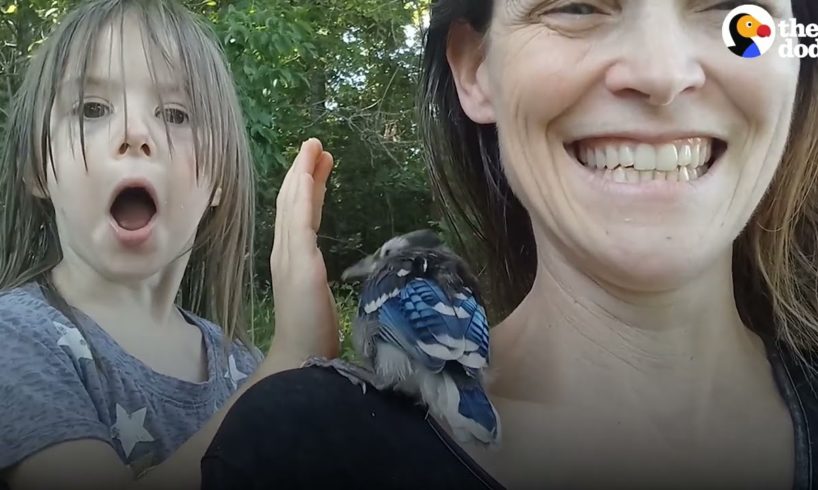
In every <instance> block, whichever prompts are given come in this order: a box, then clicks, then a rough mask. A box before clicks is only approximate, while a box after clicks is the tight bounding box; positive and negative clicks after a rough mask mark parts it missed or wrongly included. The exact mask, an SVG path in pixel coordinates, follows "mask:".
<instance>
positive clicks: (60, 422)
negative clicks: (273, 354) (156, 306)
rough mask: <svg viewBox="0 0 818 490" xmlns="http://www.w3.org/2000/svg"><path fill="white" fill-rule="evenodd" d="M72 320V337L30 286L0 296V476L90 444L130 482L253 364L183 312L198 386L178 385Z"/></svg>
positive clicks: (203, 417)
mask: <svg viewBox="0 0 818 490" xmlns="http://www.w3.org/2000/svg"><path fill="white" fill-rule="evenodd" d="M72 311H73V312H74V316H75V318H76V320H77V321H78V322H80V323H82V329H78V328H76V327H77V326H76V325H75V324H73V323H72V322H71V321H70V320H69V319H68V318H67V317H66V316H65V315H63V314H62V313H61V312H60V310H58V309H56V308H54V307H53V306H51V305H50V304H49V303H48V301H47V300H46V298H45V296H44V295H43V293H42V291H41V289H40V287H39V285H37V284H36V283H30V284H27V285H25V286H22V287H20V288H17V289H13V290H10V291H7V292H4V293H0V469H4V468H8V467H10V466H13V465H15V464H17V463H18V462H20V461H21V460H23V459H24V458H26V457H28V456H30V455H32V454H34V453H36V452H38V451H41V450H43V449H45V448H47V447H49V446H52V445H54V444H57V443H60V442H65V441H70V440H77V439H98V440H101V441H104V442H107V443H108V444H110V445H111V447H113V448H114V449H115V450H116V452H117V454H119V457H120V458H121V459H122V461H123V462H124V463H125V464H126V465H128V466H129V467H130V468H131V470H132V471H133V473H134V475H139V474H140V473H142V472H143V471H144V470H146V469H148V468H150V467H152V466H155V465H157V464H159V463H161V462H162V461H163V460H165V459H166V458H167V457H168V456H169V455H171V454H172V453H173V452H174V451H175V450H176V449H177V448H178V447H179V446H181V445H182V444H183V443H184V442H185V441H186V440H187V439H189V438H190V437H191V436H192V435H193V434H195V433H196V432H198V431H199V429H201V428H202V427H203V426H204V424H205V423H206V422H207V421H208V420H209V419H210V418H211V416H213V414H214V413H215V412H216V411H217V410H218V409H219V408H220V407H221V406H222V405H223V404H224V403H225V401H226V400H227V398H229V397H230V395H231V394H232V393H233V392H234V391H235V390H236V388H237V387H238V386H239V385H241V384H242V382H243V381H244V380H245V379H246V378H247V377H248V376H249V375H250V374H251V373H252V372H253V371H254V370H255V368H256V366H257V365H258V362H259V361H260V359H261V356H260V353H259V351H258V349H255V348H251V349H247V348H245V347H244V346H243V345H241V344H240V343H239V342H234V343H232V344H231V345H230V346H229V349H225V344H224V341H223V336H222V331H221V329H220V328H218V327H217V326H215V325H214V324H212V323H210V322H208V321H206V320H204V319H202V318H199V317H196V316H194V315H192V314H190V313H188V312H183V314H184V315H185V317H186V318H187V320H188V322H190V323H192V324H194V325H196V326H197V327H199V329H200V330H201V332H202V337H203V338H204V342H205V345H206V349H207V366H208V380H207V381H206V382H203V383H191V382H187V381H182V380H179V379H176V378H172V377H170V376H166V375H163V374H161V373H157V372H156V371H153V370H152V369H150V368H149V367H148V366H147V365H145V364H144V363H142V362H141V361H139V360H138V359H136V358H135V357H133V356H131V355H130V354H128V353H127V352H125V350H124V349H123V348H122V347H121V346H120V345H119V344H117V343H116V342H115V341H114V340H113V338H111V337H110V336H109V335H108V334H107V333H106V332H105V331H104V330H103V329H102V328H100V326H99V325H97V324H96V323H95V322H94V321H93V320H91V319H90V318H89V317H88V316H86V315H84V314H82V312H80V311H79V310H76V309H73V310H72ZM81 330H82V332H84V335H83V333H81ZM89 342H90V345H91V347H92V348H93V352H94V354H93V355H92V349H89ZM93 356H96V359H94V358H93Z"/></svg>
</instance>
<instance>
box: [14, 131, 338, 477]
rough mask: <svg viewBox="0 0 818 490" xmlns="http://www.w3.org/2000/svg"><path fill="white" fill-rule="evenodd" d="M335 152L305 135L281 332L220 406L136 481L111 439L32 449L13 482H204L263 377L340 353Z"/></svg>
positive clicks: (289, 193) (287, 222)
mask: <svg viewBox="0 0 818 490" xmlns="http://www.w3.org/2000/svg"><path fill="white" fill-rule="evenodd" d="M332 163H333V162H332V156H331V155H330V154H329V153H327V152H325V151H323V148H322V146H321V143H320V142H319V141H318V140H315V139H312V140H309V141H307V142H306V143H304V145H302V147H301V151H300V153H299V155H298V157H297V158H296V160H295V162H294V163H293V166H292V167H291V168H290V170H289V171H288V172H287V175H286V177H285V179H284V182H283V184H282V186H281V189H280V190H279V194H278V198H277V201H276V223H275V241H274V244H273V251H272V254H271V256H270V267H271V271H272V277H273V289H274V301H275V305H276V333H275V337H274V339H273V342H272V345H271V347H270V350H269V351H268V353H267V356H266V358H265V359H264V361H263V362H262V363H261V364H260V366H259V368H258V369H257V370H256V372H255V373H254V374H253V375H252V376H251V377H250V378H249V379H248V380H247V382H245V383H244V384H243V385H242V386H241V387H240V388H239V389H238V390H237V392H236V393H234V394H233V396H232V397H231V398H230V399H229V400H228V401H227V403H226V404H225V405H224V406H223V407H221V409H220V410H219V411H218V412H217V413H216V414H215V415H214V416H213V417H212V418H211V419H210V421H209V422H208V423H207V424H205V426H204V427H203V428H202V429H201V430H199V432H197V433H196V434H194V435H193V436H192V437H191V438H190V439H189V440H188V441H187V442H186V443H185V444H183V445H182V446H181V447H180V448H179V449H178V450H177V451H176V452H175V453H174V454H172V455H171V456H170V457H169V458H168V459H167V460H165V461H164V462H163V463H162V464H160V465H157V466H155V467H154V468H153V469H151V470H150V471H148V472H147V473H146V474H144V475H143V476H142V477H141V478H139V479H138V480H136V481H134V479H133V476H132V473H131V471H130V470H129V469H128V468H127V467H126V466H125V465H124V464H123V463H122V461H121V460H120V459H119V456H117V454H116V452H115V451H114V449H113V448H112V447H111V446H110V445H108V444H106V443H105V442H102V441H99V440H95V439H83V440H75V441H70V442H64V443H60V444H57V445H54V446H51V447H49V448H47V449H44V450H42V451H40V452H37V453H35V454H33V455H32V456H29V457H28V458H26V459H25V460H23V461H22V462H21V463H19V464H17V465H16V466H15V467H13V468H12V469H11V470H10V471H7V472H6V474H5V475H3V476H4V477H5V479H6V481H7V482H8V484H9V488H10V489H11V490H27V489H41V488H60V489H69V488H77V489H84V490H95V489H112V488H116V489H133V490H139V489H150V490H156V489H165V488H167V489H173V490H177V489H180V490H181V489H191V490H193V489H198V488H200V486H201V476H200V461H201V459H202V456H203V455H204V453H205V451H206V450H207V448H208V446H209V445H210V443H211V441H212V440H213V437H214V435H215V434H216V432H217V430H218V429H219V427H220V425H221V423H222V421H223V420H224V417H225V415H226V413H227V412H228V411H229V410H230V408H231V407H232V406H233V404H234V403H235V401H236V400H237V399H238V398H239V397H241V395H242V394H243V393H244V392H245V391H246V390H247V389H248V388H250V387H251V386H252V385H253V384H255V383H257V382H258V381H260V380H262V379H264V378H266V377H268V376H270V375H272V374H274V373H277V372H280V371H285V370H288V369H294V368H298V367H299V366H300V365H301V363H303V361H305V360H306V359H307V358H308V357H310V356H313V355H321V356H328V357H335V356H337V354H338V351H339V340H338V319H337V314H336V311H335V304H334V302H333V300H332V294H331V292H330V290H329V288H328V286H327V272H326V268H325V266H324V261H323V257H322V255H321V252H320V250H318V246H317V231H318V227H319V226H320V223H321V209H322V206H323V200H324V192H325V189H326V183H327V179H328V178H329V174H330V171H331V169H332Z"/></svg>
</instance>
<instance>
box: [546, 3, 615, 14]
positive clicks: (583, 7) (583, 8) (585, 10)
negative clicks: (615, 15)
mask: <svg viewBox="0 0 818 490" xmlns="http://www.w3.org/2000/svg"><path fill="white" fill-rule="evenodd" d="M546 13H547V14H569V15H593V14H601V13H602V11H601V10H599V9H598V8H596V7H594V6H593V5H590V4H587V3H581V2H575V3H570V4H568V5H564V6H562V7H557V8H555V9H553V10H549V11H548V12H546Z"/></svg>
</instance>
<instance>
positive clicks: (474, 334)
mask: <svg viewBox="0 0 818 490" xmlns="http://www.w3.org/2000/svg"><path fill="white" fill-rule="evenodd" d="M456 299H457V300H459V303H458V304H457V306H459V307H460V308H462V309H463V311H465V312H466V313H467V314H468V319H467V322H468V323H467V325H466V331H465V346H464V352H463V356H462V357H461V358H460V359H459V361H460V363H461V364H463V366H464V367H465V369H466V372H467V373H468V374H469V375H471V376H476V375H477V373H478V370H480V369H482V368H484V367H486V365H488V362H489V322H488V318H487V317H486V310H485V309H484V308H483V306H482V305H480V304H479V303H478V302H477V299H476V298H475V297H474V295H473V294H471V292H470V291H469V290H468V289H467V290H465V291H463V292H461V293H458V294H457V295H456Z"/></svg>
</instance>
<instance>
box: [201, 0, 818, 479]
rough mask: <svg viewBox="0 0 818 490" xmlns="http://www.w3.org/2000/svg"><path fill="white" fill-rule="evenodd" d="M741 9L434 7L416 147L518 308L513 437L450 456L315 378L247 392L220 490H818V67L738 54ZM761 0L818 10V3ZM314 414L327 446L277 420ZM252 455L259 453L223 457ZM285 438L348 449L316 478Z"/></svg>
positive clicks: (506, 393)
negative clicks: (496, 446) (815, 387)
mask: <svg viewBox="0 0 818 490" xmlns="http://www.w3.org/2000/svg"><path fill="white" fill-rule="evenodd" d="M744 3H746V2H743V1H739V2H732V1H731V2H723V1H715V0H692V1H691V0H666V1H661V2H660V1H656V0H615V1H610V0H604V1H603V0H598V1H597V0H587V1H584V2H576V1H568V0H546V1H543V0H494V1H490V0H470V1H462V0H437V1H434V2H433V5H432V14H431V26H430V29H429V32H428V36H427V39H426V44H425V54H424V71H423V80H422V89H423V98H422V100H421V103H420V104H419V105H420V106H421V107H422V123H423V126H424V128H425V132H424V141H425V143H426V146H427V150H428V155H429V165H430V168H431V171H432V177H433V183H434V187H435V191H436V192H437V193H438V194H439V195H440V197H442V200H443V202H444V203H445V209H446V210H447V211H448V212H449V215H450V217H451V218H452V221H453V222H454V223H455V224H456V225H458V227H459V228H458V229H459V230H460V231H461V232H463V233H466V234H468V235H471V236H472V237H474V238H475V239H476V240H477V243H478V244H479V245H480V246H481V252H482V254H480V255H478V256H477V259H475V262H477V261H485V266H486V267H487V268H488V271H489V274H488V277H487V283H490V285H491V289H492V291H493V292H495V293H497V294H495V296H496V298H495V299H496V300H499V301H498V302H497V303H495V305H496V306H498V307H499V310H500V311H503V312H509V311H510V313H509V314H508V315H507V316H506V317H505V318H504V319H503V321H502V322H500V323H499V324H498V325H497V326H496V327H495V328H494V329H493V330H492V332H491V356H492V370H493V371H494V375H495V376H494V378H493V380H492V383H491V384H490V386H489V395H490V398H491V401H492V403H493V404H495V406H496V408H497V410H498V413H499V416H500V419H501V420H502V423H503V435H502V442H501V445H502V446H501V448H500V450H498V451H488V450H485V449H483V448H481V447H471V446H463V447H459V446H457V445H456V444H454V443H453V442H452V439H451V438H449V437H448V435H447V434H446V432H445V430H446V427H445V426H443V429H444V430H443V431H441V430H439V421H432V422H430V423H428V424H426V423H424V422H423V421H422V420H421V421H419V420H420V419H422V416H423V413H422V411H416V412H413V411H411V410H410V409H409V408H406V409H405V410H403V411H401V410H398V409H397V408H395V406H394V404H395V403H397V402H395V401H394V400H393V398H391V397H389V396H386V395H375V394H371V393H370V392H367V394H366V395H362V394H360V391H359V390H358V389H357V388H354V387H351V386H350V387H349V388H348V389H342V388H339V387H338V386H336V384H337V383H342V381H336V380H335V378H336V377H335V376H333V375H332V374H330V373H326V374H323V375H322V374H320V373H318V372H317V371H316V370H314V369H308V370H302V371H300V372H299V371H296V372H291V373H287V374H283V375H279V376H274V377H271V378H269V379H268V380H267V381H265V382H262V383H261V384H260V385H257V386H256V387H254V390H256V391H253V390H251V391H250V392H248V393H247V395H246V396H245V397H244V399H243V400H240V401H239V402H238V403H237V405H236V406H235V407H234V414H229V415H228V417H227V418H226V421H225V425H224V426H223V432H222V434H220V435H219V436H217V438H216V440H215V441H214V445H213V446H211V450H210V452H209V453H208V456H207V457H206V459H205V465H204V466H203V468H204V469H205V475H206V476H210V478H205V484H206V488H221V487H220V485H219V484H218V482H221V481H227V480H226V477H228V476H230V475H232V476H237V475H240V477H241V478H244V479H245V480H242V481H246V482H248V483H250V482H253V481H257V482H258V481H263V482H275V483H282V482H287V483H288V484H292V483H293V482H298V483H295V485H294V486H293V485H289V488H298V487H299V485H301V486H300V487H301V488H309V487H310V486H312V484H314V483H316V482H318V481H319V480H322V479H323V478H329V477H330V476H333V477H335V478H344V479H345V480H344V482H345V483H350V484H351V485H352V486H359V487H368V488H375V487H377V488H396V487H400V488H419V487H426V486H427V485H431V486H435V484H437V486H438V487H447V486H448V487H452V488H454V487H457V488H474V487H481V486H482V487H484V486H491V487H500V486H506V487H509V488H562V489H566V488H586V489H587V488H648V489H649V488H754V489H755V488H759V489H761V488H764V489H768V488H793V487H795V488H800V489H807V488H818V479H817V478H816V477H815V476H813V474H814V471H813V467H814V465H815V464H818V459H816V456H815V455H814V454H813V452H812V451H811V450H810V449H809V448H810V447H812V446H813V445H814V444H815V443H816V442H818V439H816V438H815V435H814V434H815V430H814V427H815V424H817V423H818V408H816V407H818V399H816V395H815V393H814V392H813V391H812V390H811V386H812V383H813V380H814V374H813V373H814V372H815V369H814V368H815V366H814V365H811V364H810V363H809V362H808V360H809V359H811V358H812V356H813V354H814V353H815V351H816V350H818V349H817V348H818V289H816V277H818V250H816V244H818V221H816V220H817V219H818V218H816V216H818V215H817V214H816V211H818V165H817V164H818V160H817V158H816V157H818V150H817V149H818V107H817V106H816V104H818V97H816V95H818V82H816V77H815V76H816V64H815V61H814V60H810V59H804V60H797V59H792V58H785V57H781V56H778V55H777V51H778V50H777V49H775V46H774V49H771V50H770V51H769V52H767V53H766V54H764V55H762V56H758V57H756V58H753V59H745V58H742V57H739V56H736V55H735V54H734V53H732V52H731V51H730V49H728V47H727V46H726V45H725V43H724V41H723V38H722V26H723V24H724V22H725V19H726V18H727V16H728V14H729V13H730V12H731V11H732V10H733V9H734V8H736V7H738V6H739V5H741V4H744ZM753 3H756V4H757V5H759V6H761V7H763V8H764V9H765V10H766V11H767V12H769V13H770V14H771V15H772V17H773V18H774V19H776V21H778V20H784V19H788V18H791V17H795V18H796V19H797V20H798V21H799V22H802V23H810V22H816V21H818V6H816V4H815V2H812V1H811V0H793V1H792V2H790V1H789V0H771V1H766V2H753ZM775 42H776V43H781V42H784V41H783V40H781V39H777V40H776V41H775ZM474 265H477V264H474ZM307 380H310V383H313V384H317V385H318V388H315V389H314V391H309V390H308V389H307V388H303V389H301V388H299V394H300V395H299V399H298V401H293V402H292V405H287V404H277V405H276V406H273V407H269V406H268V407H267V408H266V409H264V410H265V412H264V419H265V420H268V421H275V422H274V423H265V422H263V421H260V420H258V419H252V418H249V417H248V414H250V413H253V412H254V410H257V409H259V410H260V409H261V408H260V405H261V403H262V400H265V399H271V398H275V395H276V393H277V391H278V390H282V391H283V390H284V389H285V387H286V386H288V384H289V386H307V385H308V383H307ZM299 381H300V384H299ZM311 403H315V406H320V407H326V406H332V407H337V408H336V409H335V410H334V411H333V413H332V414H327V413H325V412H321V411H320V410H316V409H309V408H305V407H308V406H310V404H311ZM354 410H361V411H362V412H365V413H366V414H370V413H371V414H377V416H375V417H369V418H368V419H367V418H366V417H364V416H362V415H361V414H360V413H357V412H355V413H348V412H350V411H354ZM310 417H312V418H310ZM384 420H386V421H388V422H383V421H384ZM300 421H304V422H306V421H309V422H308V423H309V424H310V426H311V427H315V428H316V429H315V430H316V432H313V431H311V430H310V431H307V432H306V433H301V434H299V435H298V437H297V438H296V437H295V436H294V435H292V436H291V435H290V434H289V432H288V431H286V430H284V429H281V428H280V427H279V426H280V425H285V426H286V425H287V424H288V423H298V422H300ZM387 423H388V424H391V425H387ZM441 425H442V424H441ZM318 430H324V431H326V432H328V433H329V434H330V435H327V434H325V433H319V432H317V431H318ZM417 431H422V433H423V434H425V435H418V434H417ZM361 434H367V435H365V436H362V435H361ZM305 440H306V441H307V442H304V441H305ZM271 441H274V442H271ZM309 441H314V442H309ZM336 441H341V442H336ZM349 441H351V442H349ZM344 442H346V443H344ZM239 443H241V444H242V445H243V446H244V447H245V448H246V449H244V451H245V454H252V455H253V457H252V458H251V459H248V460H246V461H245V462H241V461H238V460H236V459H231V458H229V457H227V456H225V454H227V452H228V450H232V449H234V448H235V447H236V445H237V444H239ZM275 446H278V447H282V448H287V451H288V452H289V451H293V448H294V447H295V448H299V449H304V451H311V452H310V454H311V455H312V458H315V459H321V458H322V456H326V458H338V456H337V454H343V455H342V456H341V457H340V459H341V462H336V463H334V464H333V465H332V466H331V472H324V471H322V470H321V469H317V470H313V471H307V469H306V467H307V466H306V465H305V464H304V463H301V462H299V461H298V460H297V459H295V458H294V457H293V456H291V454H294V453H295V454H297V453H298V451H295V452H294V453H285V452H284V451H283V450H278V449H276V447H275ZM312 458H311V460H312ZM363 461H370V463H369V464H367V466H366V467H363V466H361V465H362V464H364V463H361V462H363ZM371 461H376V462H377V463H376V464H373V463H371ZM356 462H357V463H358V465H357V466H356ZM253 465H257V466H253ZM383 466H386V467H387V469H384V468H383ZM373 467H376V469H374V470H373V471H370V469H372V468H373ZM262 468H263V471H262ZM413 468H414V471H413ZM271 475H272V476H271ZM338 475H340V476H338ZM489 475H490V476H489ZM237 477H238V476H237Z"/></svg>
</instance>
